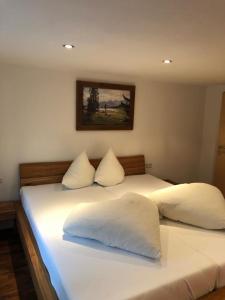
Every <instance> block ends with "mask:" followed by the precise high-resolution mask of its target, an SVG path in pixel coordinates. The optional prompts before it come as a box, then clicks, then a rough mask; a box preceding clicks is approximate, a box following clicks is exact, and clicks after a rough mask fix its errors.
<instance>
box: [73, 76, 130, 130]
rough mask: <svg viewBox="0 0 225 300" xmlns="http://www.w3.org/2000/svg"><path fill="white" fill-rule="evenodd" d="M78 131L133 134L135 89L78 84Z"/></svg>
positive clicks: (80, 82) (122, 86)
mask: <svg viewBox="0 0 225 300" xmlns="http://www.w3.org/2000/svg"><path fill="white" fill-rule="evenodd" d="M76 88H77V92H76V94H77V99H76V109H77V110H76V129H77V130H132V129H133V122H134V99H135V86H133V85H121V84H111V83H98V82H88V81H80V80H77V82H76Z"/></svg>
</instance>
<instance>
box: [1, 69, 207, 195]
mask: <svg viewBox="0 0 225 300" xmlns="http://www.w3.org/2000/svg"><path fill="white" fill-rule="evenodd" d="M76 79H87V80H101V81H113V82H120V83H133V84H136V104H135V120H134V130H133V131H105V132H99V131H95V132H90V131H89V132H88V131H87V132H81V131H76V130H75V81H76ZM204 96H205V90H204V88H202V87H195V86H187V85H175V84H163V83H151V82H149V81H148V80H146V79H141V78H130V77H123V76H119V75H117V74H116V75H108V74H90V73H87V74H85V73H79V74H73V73H69V72H68V73H66V72H60V71H49V70H44V69H35V68H30V67H19V66H12V65H0V178H3V183H2V184H0V200H7V199H14V198H18V164H19V163H21V162H35V161H54V160H66V159H73V158H74V157H75V156H76V155H77V154H78V153H79V152H80V151H81V150H83V149H87V151H88V154H89V156H90V157H99V156H102V155H103V154H104V152H105V151H106V150H107V148H108V147H109V146H112V147H113V148H114V150H115V152H116V154H117V155H129V154H138V153H144V154H145V156H146V160H147V161H148V162H151V163H153V170H152V173H153V174H156V175H158V176H160V177H162V178H170V179H173V180H176V181H180V182H182V181H192V180H196V179H197V176H198V163H199V158H200V149H201V136H202V122H203V112H204V101H205V99H204Z"/></svg>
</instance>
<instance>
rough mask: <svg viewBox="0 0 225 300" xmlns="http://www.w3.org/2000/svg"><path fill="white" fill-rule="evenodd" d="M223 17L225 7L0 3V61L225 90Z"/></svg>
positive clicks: (31, 0)
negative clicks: (221, 85)
mask: <svg viewBox="0 0 225 300" xmlns="http://www.w3.org/2000/svg"><path fill="white" fill-rule="evenodd" d="M224 12H225V0H111V1H109V0H38V1H37V0H0V61H1V62H4V63H13V64H14V63H15V64H23V65H25V64H26V65H27V64H28V65H35V66H38V67H45V68H54V69H61V70H62V69H63V70H64V69H66V70H78V71H79V70H85V71H90V72H96V71H97V72H107V73H116V74H126V75H135V76H136V75H137V76H146V77H149V78H151V79H153V80H163V81H172V82H184V83H196V84H212V83H224V82H225V17H224ZM64 43H72V44H74V45H75V46H76V47H75V48H74V49H72V50H67V49H64V48H63V47H62V44H64ZM164 58H171V59H172V60H173V61H174V62H173V63H172V64H171V65H165V64H162V59H164Z"/></svg>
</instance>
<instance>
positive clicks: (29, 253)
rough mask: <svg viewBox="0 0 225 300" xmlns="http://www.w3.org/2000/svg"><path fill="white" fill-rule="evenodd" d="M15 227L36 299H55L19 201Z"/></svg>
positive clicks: (55, 296)
mask: <svg viewBox="0 0 225 300" xmlns="http://www.w3.org/2000/svg"><path fill="white" fill-rule="evenodd" d="M17 227H18V230H19V233H20V237H21V240H22V243H23V246H24V251H25V254H26V257H27V261H28V264H29V268H30V271H31V276H32V280H33V283H34V287H35V290H36V293H37V296H38V299H39V300H47V299H48V300H57V299H58V297H57V295H56V293H55V290H54V288H53V287H52V285H51V282H50V279H49V275H48V271H47V269H46V268H45V265H44V263H43V261H42V258H41V255H40V252H39V249H38V246H37V243H36V241H35V238H34V236H33V233H32V230H31V228H30V225H29V223H28V220H27V217H26V215H25V213H24V210H23V208H22V205H21V204H20V203H18V204H17Z"/></svg>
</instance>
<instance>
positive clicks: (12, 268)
mask: <svg viewBox="0 0 225 300" xmlns="http://www.w3.org/2000/svg"><path fill="white" fill-rule="evenodd" d="M36 299H37V297H36V295H35V291H34V286H33V283H32V279H31V276H30V273H29V269H28V265H27V262H26V258H25V255H24V252H23V248H22V245H21V242H20V239H19V236H18V233H17V230H16V229H15V228H14V229H5V230H0V300H36Z"/></svg>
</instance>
